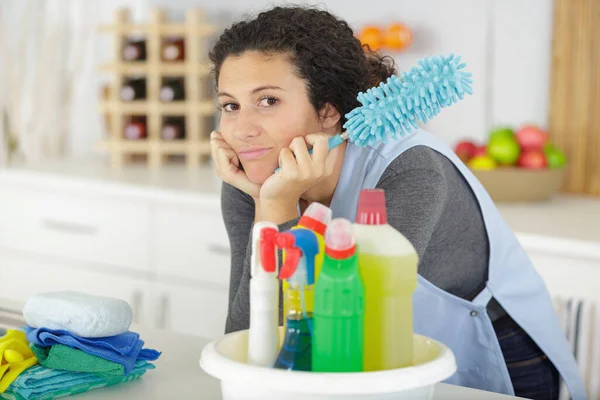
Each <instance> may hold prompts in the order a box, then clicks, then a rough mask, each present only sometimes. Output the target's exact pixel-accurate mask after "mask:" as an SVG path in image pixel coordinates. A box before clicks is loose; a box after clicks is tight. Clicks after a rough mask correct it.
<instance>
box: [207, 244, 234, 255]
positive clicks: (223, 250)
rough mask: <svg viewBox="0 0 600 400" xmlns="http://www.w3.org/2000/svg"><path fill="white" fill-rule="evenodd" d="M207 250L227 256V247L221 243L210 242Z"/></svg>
mask: <svg viewBox="0 0 600 400" xmlns="http://www.w3.org/2000/svg"><path fill="white" fill-rule="evenodd" d="M208 251H209V252H211V253H215V254H219V255H222V256H229V255H230V254H229V247H227V246H223V245H222V244H215V243H211V244H209V245H208Z"/></svg>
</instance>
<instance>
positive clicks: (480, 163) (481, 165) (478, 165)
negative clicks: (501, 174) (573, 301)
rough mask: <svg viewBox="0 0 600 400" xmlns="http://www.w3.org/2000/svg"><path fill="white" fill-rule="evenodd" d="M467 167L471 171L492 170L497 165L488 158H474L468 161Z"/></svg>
mask: <svg viewBox="0 0 600 400" xmlns="http://www.w3.org/2000/svg"><path fill="white" fill-rule="evenodd" d="M467 166H468V167H469V168H471V169H481V170H492V169H495V168H496V167H497V164H496V161H494V159H493V158H492V157H490V156H475V157H473V158H471V159H470V160H469V161H468V163H467Z"/></svg>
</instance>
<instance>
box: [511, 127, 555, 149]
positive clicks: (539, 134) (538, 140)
mask: <svg viewBox="0 0 600 400" xmlns="http://www.w3.org/2000/svg"><path fill="white" fill-rule="evenodd" d="M515 137H516V139H517V142H518V143H519V146H521V149H522V150H539V151H542V150H543V149H544V145H545V144H546V142H548V134H547V133H546V131H544V130H543V129H542V128H540V127H538V126H535V125H523V126H522V127H521V128H519V130H517V132H516V134H515Z"/></svg>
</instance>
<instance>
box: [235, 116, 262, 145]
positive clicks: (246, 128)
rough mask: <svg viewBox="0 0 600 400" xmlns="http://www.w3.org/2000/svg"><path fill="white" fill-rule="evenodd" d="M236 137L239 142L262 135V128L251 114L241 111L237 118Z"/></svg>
mask: <svg viewBox="0 0 600 400" xmlns="http://www.w3.org/2000/svg"><path fill="white" fill-rule="evenodd" d="M234 135H235V136H236V138H237V139H238V140H247V139H250V138H253V137H256V136H258V135H260V126H259V125H258V124H257V123H256V121H255V118H254V116H253V115H251V113H250V112H243V111H240V113H239V114H238V117H237V121H236V126H235V132H234Z"/></svg>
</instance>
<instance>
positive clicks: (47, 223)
mask: <svg viewBox="0 0 600 400" xmlns="http://www.w3.org/2000/svg"><path fill="white" fill-rule="evenodd" d="M42 226H43V227H44V228H46V229H48V230H51V231H59V232H67V233H73V234H77V235H97V234H98V228H96V227H94V226H90V225H81V224H75V223H72V222H65V221H56V220H53V219H45V220H43V221H42Z"/></svg>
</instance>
